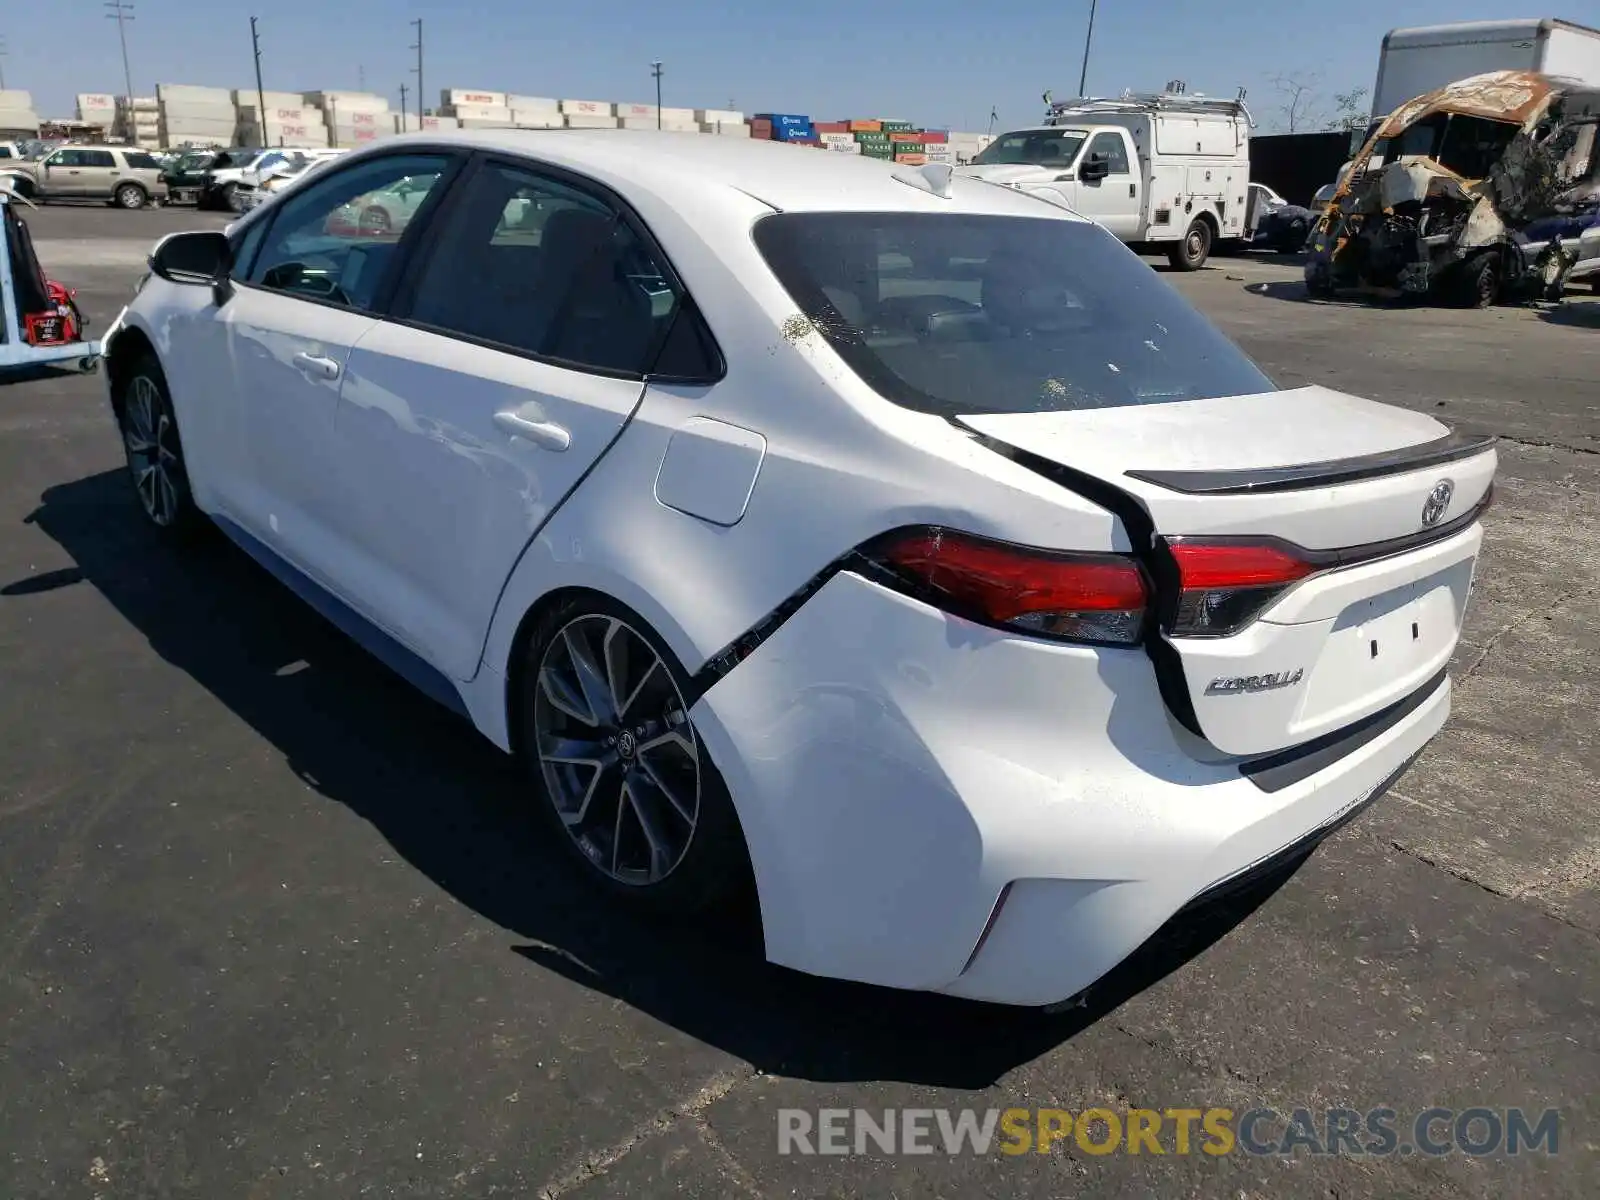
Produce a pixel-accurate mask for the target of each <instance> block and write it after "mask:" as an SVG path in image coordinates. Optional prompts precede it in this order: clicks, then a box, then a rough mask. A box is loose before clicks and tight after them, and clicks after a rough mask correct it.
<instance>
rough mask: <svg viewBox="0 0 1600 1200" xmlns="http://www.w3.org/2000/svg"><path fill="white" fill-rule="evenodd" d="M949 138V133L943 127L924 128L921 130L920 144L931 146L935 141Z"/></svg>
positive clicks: (941, 141) (944, 140) (943, 140)
mask: <svg viewBox="0 0 1600 1200" xmlns="http://www.w3.org/2000/svg"><path fill="white" fill-rule="evenodd" d="M949 140H950V134H949V132H948V131H947V130H944V129H924V130H923V131H922V144H923V145H925V146H931V145H933V144H934V143H935V142H939V143H944V142H948V141H949Z"/></svg>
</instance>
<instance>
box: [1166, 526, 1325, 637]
mask: <svg viewBox="0 0 1600 1200" xmlns="http://www.w3.org/2000/svg"><path fill="white" fill-rule="evenodd" d="M1167 548H1168V550H1170V551H1171V553H1172V557H1173V560H1174V561H1175V562H1176V563H1177V567H1178V587H1179V593H1178V607H1177V612H1176V615H1175V616H1174V618H1173V622H1172V632H1173V634H1175V635H1177V636H1180V637H1226V636H1227V635H1228V634H1230V633H1236V632H1238V631H1239V630H1240V629H1243V628H1244V627H1245V626H1246V625H1248V624H1250V622H1252V621H1254V620H1255V619H1256V617H1257V616H1258V615H1260V613H1261V611H1262V610H1263V609H1264V608H1266V607H1267V605H1269V604H1271V603H1272V602H1273V601H1274V600H1275V599H1277V598H1278V597H1279V596H1280V595H1282V594H1283V593H1284V592H1285V591H1287V590H1288V589H1289V588H1290V587H1291V586H1292V585H1294V584H1296V583H1298V582H1299V581H1300V580H1302V579H1304V578H1305V577H1306V576H1308V575H1312V574H1315V573H1316V571H1317V570H1318V566H1317V564H1316V563H1314V562H1311V561H1309V560H1307V559H1306V558H1304V557H1302V556H1300V555H1298V554H1296V553H1295V552H1294V550H1293V548H1291V547H1289V546H1288V545H1287V544H1285V543H1281V542H1275V541H1271V540H1268V539H1262V540H1250V541H1245V540H1239V541H1226V542H1223V541H1210V542H1208V541H1203V540H1193V541H1192V540H1189V539H1186V538H1173V539H1171V540H1170V541H1169V542H1168V543H1167Z"/></svg>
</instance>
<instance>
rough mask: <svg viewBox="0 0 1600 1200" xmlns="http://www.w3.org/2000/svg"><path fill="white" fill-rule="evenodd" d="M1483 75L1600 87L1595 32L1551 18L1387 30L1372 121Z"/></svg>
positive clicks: (1598, 32)
mask: <svg viewBox="0 0 1600 1200" xmlns="http://www.w3.org/2000/svg"><path fill="white" fill-rule="evenodd" d="M1488 71H1539V72H1541V73H1543V74H1545V75H1560V76H1562V77H1564V78H1567V79H1576V80H1578V81H1579V82H1582V83H1591V84H1600V29H1590V28H1588V27H1587V26H1584V25H1575V24H1573V23H1572V22H1571V21H1558V20H1556V19H1555V18H1553V17H1545V18H1543V19H1529V20H1525V21H1466V22H1462V23H1460V24H1456V25H1427V26H1421V27H1418V28H1415V29H1391V30H1390V31H1389V32H1388V33H1386V34H1385V35H1384V38H1383V47H1382V49H1381V50H1379V51H1378V78H1377V81H1376V82H1375V83H1374V84H1373V85H1372V119H1373V120H1374V121H1378V120H1381V119H1382V118H1383V117H1386V116H1388V115H1389V114H1390V113H1391V112H1393V111H1394V110H1395V109H1397V108H1399V107H1400V106H1401V105H1402V104H1404V103H1405V102H1406V101H1407V100H1410V99H1412V98H1414V97H1416V96H1420V95H1422V94H1423V93H1424V92H1431V91H1433V89H1434V88H1441V87H1444V85H1445V84H1447V83H1454V82H1455V81H1456V80H1458V79H1467V78H1469V77H1471V76H1473V75H1482V74H1484V73H1486V72H1488Z"/></svg>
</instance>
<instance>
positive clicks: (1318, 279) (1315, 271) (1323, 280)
mask: <svg viewBox="0 0 1600 1200" xmlns="http://www.w3.org/2000/svg"><path fill="white" fill-rule="evenodd" d="M1305 279H1306V295H1308V296H1310V297H1311V298H1312V299H1313V300H1331V299H1333V280H1332V278H1331V277H1330V276H1329V274H1328V269H1327V268H1326V267H1324V266H1322V265H1320V264H1317V265H1315V266H1309V267H1307V268H1306V273H1305Z"/></svg>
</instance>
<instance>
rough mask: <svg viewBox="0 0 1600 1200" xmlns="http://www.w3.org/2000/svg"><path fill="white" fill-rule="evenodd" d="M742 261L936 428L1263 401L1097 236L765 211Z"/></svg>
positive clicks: (1197, 320)
mask: <svg viewBox="0 0 1600 1200" xmlns="http://www.w3.org/2000/svg"><path fill="white" fill-rule="evenodd" d="M755 241H756V246H757V248H758V249H759V250H760V251H761V254H762V256H763V257H764V258H765V259H766V261H767V264H768V265H769V266H770V267H771V268H772V270H773V273H774V274H775V275H777V277H778V279H779V281H780V282H781V283H782V284H783V286H784V287H785V289H787V291H788V292H789V295H790V296H791V297H793V298H794V301H795V303H796V304H797V305H798V306H799V308H800V311H801V312H802V313H804V314H805V315H806V316H807V317H809V318H810V319H811V322H812V324H814V325H815V326H816V328H817V330H818V331H819V332H820V333H821V334H822V335H823V336H824V337H825V338H826V339H827V340H828V342H829V344H830V345H832V346H833V348H834V349H835V350H836V351H837V352H838V353H839V355H840V357H842V358H843V359H844V360H845V362H846V363H848V364H849V365H850V367H851V368H852V369H853V370H854V371H855V372H856V373H857V374H858V375H860V376H861V378H862V379H864V380H865V381H866V382H867V383H868V384H869V385H871V386H872V387H873V388H874V389H875V390H876V391H877V392H878V393H879V394H881V395H882V396H884V397H885V398H886V399H888V400H891V401H893V402H894V403H896V404H899V405H902V406H904V407H907V408H913V409H917V410H918V411H921V412H930V413H935V414H938V415H940V416H958V415H962V414H970V415H978V414H982V413H1022V412H1058V411H1065V410H1073V409H1088V408H1115V407H1119V406H1125V405H1131V404H1159V403H1162V402H1165V401H1176V400H1194V399H1202V398H1206V397H1212V396H1236V395H1252V394H1257V393H1261V392H1269V391H1273V390H1274V387H1273V384H1272V382H1271V380H1269V379H1268V378H1267V377H1266V376H1265V375H1264V374H1262V373H1261V371H1260V370H1259V369H1258V368H1257V367H1256V366H1255V365H1254V364H1253V363H1252V362H1251V361H1250V360H1249V359H1248V358H1246V357H1245V356H1244V354H1243V353H1241V352H1240V350H1239V349H1238V348H1237V347H1236V346H1234V344H1233V343H1232V342H1230V341H1228V339H1227V338H1225V337H1223V336H1222V334H1221V333H1219V332H1218V331H1217V330H1216V329H1215V328H1213V327H1212V325H1211V324H1210V323H1209V322H1208V321H1206V319H1205V318H1204V317H1202V316H1201V315H1200V314H1199V313H1198V312H1196V311H1195V310H1194V309H1193V308H1191V307H1190V306H1189V303H1188V302H1187V301H1186V300H1184V299H1183V297H1181V296H1180V295H1179V294H1178V293H1177V292H1176V291H1174V290H1173V289H1172V288H1171V287H1169V286H1168V285H1167V284H1166V283H1165V282H1164V281H1163V280H1162V279H1161V277H1160V276H1159V275H1157V274H1156V273H1155V271H1153V270H1152V269H1151V268H1150V267H1148V266H1147V265H1145V264H1144V263H1143V262H1141V261H1140V260H1139V259H1138V258H1137V257H1135V256H1134V255H1133V254H1132V253H1130V252H1129V251H1128V249H1127V248H1126V247H1125V246H1123V245H1122V244H1121V243H1120V242H1118V241H1117V240H1116V239H1115V238H1114V237H1112V236H1111V235H1110V234H1109V233H1107V232H1106V231H1105V230H1103V229H1101V228H1100V227H1099V226H1098V225H1094V224H1091V223H1089V222H1087V221H1063V220H1052V219H1037V218H1032V217H998V216H966V215H959V214H953V213H952V214H944V213H899V212H897V213H780V214H775V215H773V216H769V217H765V218H763V219H762V220H760V221H759V222H757V223H756V226H755Z"/></svg>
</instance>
